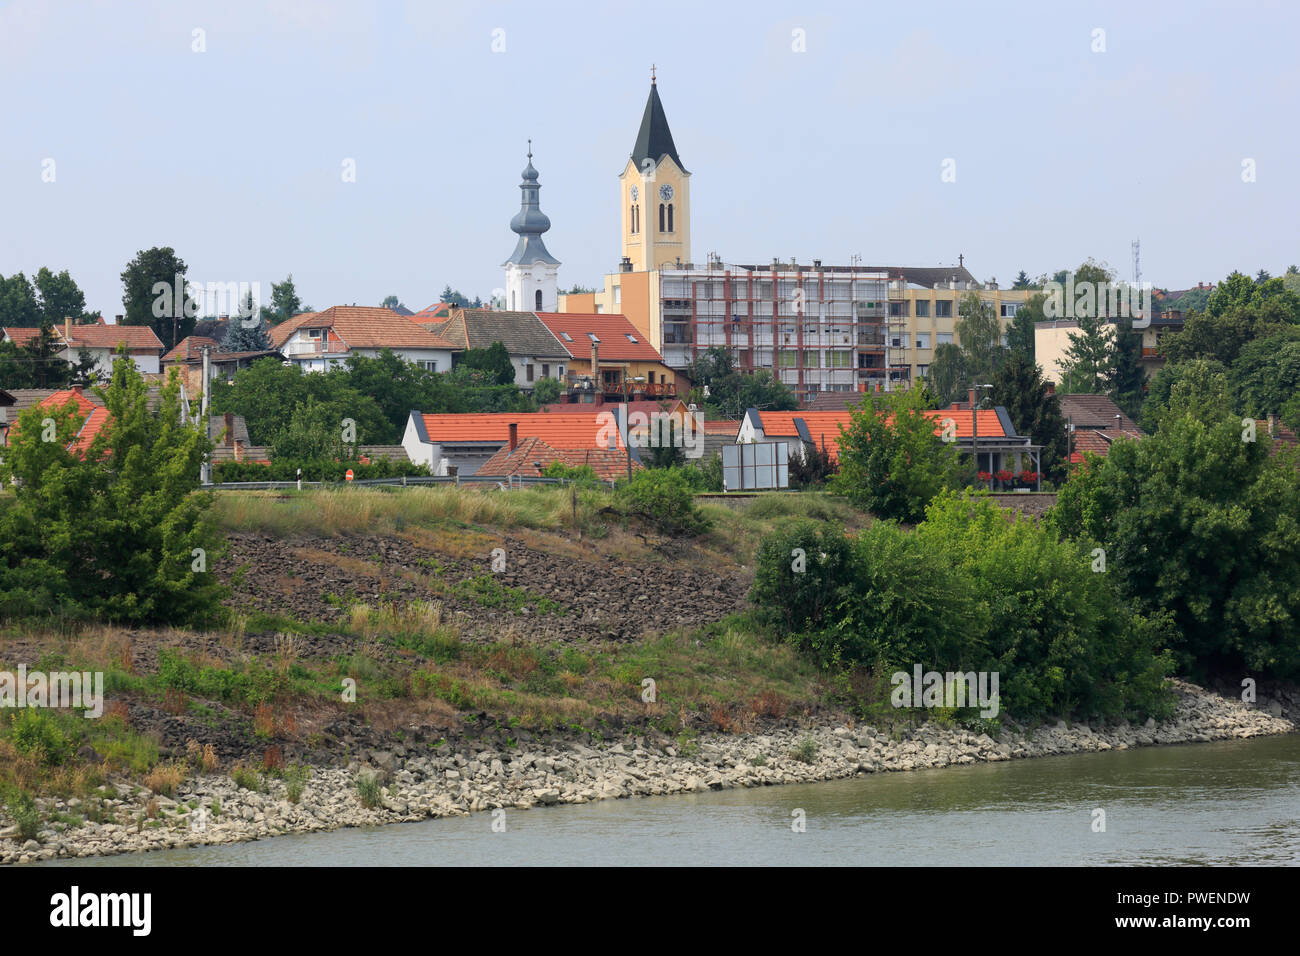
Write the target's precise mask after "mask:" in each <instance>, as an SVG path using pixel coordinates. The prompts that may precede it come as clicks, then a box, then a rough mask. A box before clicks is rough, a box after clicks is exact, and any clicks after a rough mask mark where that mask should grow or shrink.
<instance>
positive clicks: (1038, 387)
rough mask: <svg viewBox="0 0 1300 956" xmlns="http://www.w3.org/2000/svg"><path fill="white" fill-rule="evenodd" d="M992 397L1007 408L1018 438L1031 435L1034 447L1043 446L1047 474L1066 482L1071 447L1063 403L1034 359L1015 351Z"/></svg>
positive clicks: (995, 378)
mask: <svg viewBox="0 0 1300 956" xmlns="http://www.w3.org/2000/svg"><path fill="white" fill-rule="evenodd" d="M991 397H992V399H993V404H994V405H1002V406H1004V407H1005V408H1006V410H1007V415H1008V416H1009V417H1010V419H1011V424H1012V425H1014V426H1015V428H1016V434H1017V435H1029V436H1030V437H1031V438H1032V439H1033V442H1034V444H1036V445H1042V446H1043V448H1042V451H1041V452H1040V453H1039V459H1040V463H1041V465H1042V470H1043V474H1045V475H1046V476H1047V477H1048V478H1050V479H1051V480H1052V481H1060V480H1062V479H1063V478H1064V477H1065V474H1066V468H1067V465H1066V461H1065V453H1066V447H1067V445H1066V433H1065V417H1064V416H1063V415H1062V414H1061V400H1060V399H1059V398H1058V397H1057V396H1056V393H1055V392H1053V391H1052V390H1051V389H1050V388H1049V387H1048V384H1047V380H1046V379H1044V378H1043V373H1042V372H1041V371H1040V370H1039V368H1038V366H1037V365H1035V364H1034V361H1033V359H1031V358H1029V357H1027V356H1026V355H1025V354H1024V353H1023V352H1012V353H1011V355H1010V356H1009V357H1008V358H1007V360H1006V361H1005V362H1004V363H1003V364H1002V367H1001V368H1000V369H998V371H997V374H996V375H994V376H993V392H992V396H991Z"/></svg>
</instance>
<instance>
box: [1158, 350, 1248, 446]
mask: <svg viewBox="0 0 1300 956" xmlns="http://www.w3.org/2000/svg"><path fill="white" fill-rule="evenodd" d="M1175 389H1179V390H1180V392H1181V394H1182V395H1183V402H1184V403H1187V402H1188V401H1190V400H1195V401H1196V402H1197V403H1198V404H1202V405H1207V406H1208V407H1210V408H1214V407H1217V403H1218V401H1219V396H1221V395H1227V394H1229V390H1228V370H1227V367H1226V366H1225V365H1224V364H1223V363H1222V362H1218V361H1215V360H1213V359H1192V360H1191V361H1188V362H1179V363H1177V364H1174V363H1170V364H1169V365H1166V366H1165V367H1164V368H1162V369H1160V370H1159V371H1158V372H1156V374H1155V375H1153V376H1152V377H1151V384H1150V388H1149V389H1148V392H1147V400H1146V404H1145V405H1143V407H1142V425H1143V427H1145V428H1147V429H1148V430H1151V431H1155V430H1157V429H1159V427H1160V423H1161V421H1162V420H1163V419H1164V418H1165V417H1166V416H1167V415H1168V413H1169V405H1170V401H1171V398H1172V396H1173V394H1174V391H1175Z"/></svg>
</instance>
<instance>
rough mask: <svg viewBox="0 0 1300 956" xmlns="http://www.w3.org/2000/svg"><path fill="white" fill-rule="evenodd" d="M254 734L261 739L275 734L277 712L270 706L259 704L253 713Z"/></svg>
mask: <svg viewBox="0 0 1300 956" xmlns="http://www.w3.org/2000/svg"><path fill="white" fill-rule="evenodd" d="M253 733H255V734H257V736H259V737H270V736H271V735H272V734H274V733H275V711H273V710H272V709H271V705H270V704H258V705H257V709H256V710H255V711H253Z"/></svg>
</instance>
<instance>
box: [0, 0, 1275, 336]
mask: <svg viewBox="0 0 1300 956" xmlns="http://www.w3.org/2000/svg"><path fill="white" fill-rule="evenodd" d="M1298 26H1300V6H1298V5H1295V4H1289V3H1260V4H1251V3H1240V2H1235V3H1223V4H1206V3H1195V2H1184V0H1179V2H1168V3H1167V2H1150V3H1148V2H1143V3H1137V4H1134V3H1132V2H1131V0H1125V2H1121V3H1078V2H1075V3H1069V2H1053V3H1047V4H1044V3H1023V4H1021V3H996V2H991V3H980V4H971V3H969V2H962V3H924V2H910V3H904V4H899V3H889V4H871V5H868V4H864V3H861V2H854V3H843V4H837V3H822V4H819V3H809V2H805V0H800V2H798V3H793V2H785V3H769V2H762V0H758V2H745V3H734V2H726V3H707V4H705V3H698V2H696V3H680V4H679V3H674V2H670V0H661V2H657V3H654V4H641V3H624V4H618V3H566V2H563V0H548V2H547V3H544V4H543V3H519V2H479V3H457V4H442V3H432V2H427V3H419V2H400V0H384V2H378V3H366V2H364V0H344V2H330V0H323V2H310V3H309V2H299V0H264V2H245V0H220V2H214V3H206V2H188V0H166V2H153V0H119V2H115V3H108V2H92V0H85V2H58V0H46V2H39V0H0V274H4V275H11V274H13V273H15V272H19V271H22V272H25V273H26V274H27V275H28V276H29V277H30V276H32V275H33V274H34V273H35V272H36V270H37V269H38V268H40V267H41V266H48V267H49V268H51V269H53V270H54V271H59V270H62V269H68V270H69V271H70V272H71V274H72V276H73V278H74V279H75V280H76V281H77V282H78V283H79V285H80V286H81V288H82V289H83V290H84V291H85V293H86V297H87V305H88V307H89V308H90V309H92V310H96V309H97V310H101V311H102V312H103V313H104V314H105V316H107V317H109V319H110V321H111V318H112V316H114V315H116V314H118V313H121V312H122V311H123V308H122V304H121V298H122V284H121V279H120V275H121V272H122V270H123V268H124V267H125V265H126V263H127V261H128V260H130V259H131V258H132V257H133V256H134V255H135V254H136V252H137V251H139V250H141V249H146V248H149V247H152V246H172V247H173V248H175V249H176V251H177V253H178V254H179V255H180V257H181V258H182V259H183V260H184V261H185V262H186V263H187V264H188V266H189V273H188V278H189V280H190V281H191V282H199V283H207V282H221V283H229V282H247V283H259V284H260V288H261V291H262V298H263V300H264V301H265V300H266V299H268V298H269V296H270V284H271V282H273V281H278V280H280V279H282V278H284V276H285V275H287V274H289V273H292V274H293V277H294V281H295V284H296V286H297V289H298V292H299V294H300V295H301V296H302V298H303V300H304V302H305V303H306V304H308V305H311V306H313V307H315V308H317V309H323V308H326V307H328V306H330V305H338V304H351V303H354V302H355V303H357V304H359V305H378V304H379V303H380V301H381V300H382V299H383V298H384V297H385V296H386V295H389V294H393V295H397V296H398V297H399V298H400V299H401V300H402V301H403V302H404V303H405V304H406V305H408V306H409V307H411V308H413V309H419V308H422V307H424V306H426V305H429V304H430V303H432V302H435V301H437V299H438V295H439V293H440V292H441V290H442V289H443V287H444V286H446V285H448V284H450V285H451V286H452V287H453V288H457V289H459V290H461V291H462V292H464V293H466V294H468V295H469V296H470V297H471V298H472V297H474V296H475V295H479V296H482V297H483V298H485V299H486V298H487V297H488V296H489V295H491V293H492V291H493V290H494V289H498V288H500V287H501V286H502V285H503V284H504V274H503V271H502V268H501V265H502V263H503V262H504V261H505V259H506V257H507V256H509V255H510V252H511V250H512V249H513V248H514V243H515V239H516V237H515V236H514V234H513V233H511V232H510V229H509V221H510V218H511V217H512V216H513V215H514V214H515V212H517V211H518V207H519V189H518V186H519V177H520V170H521V169H522V168H523V166H524V164H525V152H526V148H527V146H526V144H527V140H528V139H529V138H530V137H531V139H532V141H533V152H534V160H533V162H534V165H535V166H536V167H537V169H538V170H539V173H540V181H541V185H542V191H541V207H542V210H543V211H544V212H545V213H546V214H547V215H548V216H549V217H550V219H551V222H552V228H551V230H550V232H548V233H547V235H546V237H545V238H546V244H547V246H548V248H549V249H550V251H551V252H552V254H553V255H555V256H556V257H557V258H559V259H560V260H561V262H562V263H563V265H562V266H561V268H560V273H559V275H560V285H561V288H567V287H569V286H571V285H574V284H583V285H588V286H599V285H601V284H602V280H601V277H602V276H603V275H605V274H606V273H608V272H612V271H615V270H616V268H617V263H618V258H619V255H620V247H619V228H620V226H619V203H620V192H619V181H618V174H619V173H620V172H621V171H622V169H623V166H624V164H625V163H626V161H627V158H628V155H629V153H630V152H631V149H632V146H633V142H634V140H635V137H636V133H637V127H638V125H639V122H640V118H641V113H642V111H643V109H644V107H645V101H646V96H647V94H648V93H649V85H650V66H651V64H652V63H653V64H655V65H656V68H657V74H658V83H659V92H660V96H661V98H662V100H663V103H664V108H665V111H666V113H667V116H668V121H669V124H670V125H671V128H672V132H673V137H674V140H675V142H676V145H677V150H678V153H679V154H680V156H681V157H682V161H683V163H684V164H685V165H686V167H687V168H688V169H689V170H690V171H691V173H692V178H691V205H692V247H693V248H692V253H693V258H694V259H696V260H697V261H701V262H702V261H704V260H705V255H706V253H709V252H716V253H718V254H719V255H721V256H722V258H723V259H724V261H727V262H767V261H770V260H771V259H772V258H774V257H779V258H781V259H783V260H788V259H789V258H791V257H793V258H795V259H796V260H798V261H799V262H801V263H811V261H812V260H813V259H815V258H817V259H821V260H823V261H824V262H826V263H827V264H831V263H834V264H847V263H848V262H849V261H850V257H851V256H853V255H860V256H861V257H862V260H861V261H862V262H864V263H866V264H870V265H910V266H930V265H947V264H952V263H955V262H956V261H957V257H958V255H959V254H961V255H964V257H965V264H966V266H967V268H969V269H970V270H971V271H972V273H973V274H974V275H975V276H976V278H977V279H979V280H981V281H987V280H990V279H996V280H997V281H998V282H1000V283H1001V284H1003V285H1008V284H1010V283H1011V281H1012V280H1013V279H1014V278H1015V275H1016V273H1017V272H1018V271H1020V270H1022V269H1023V270H1025V271H1026V272H1027V273H1029V274H1030V275H1031V276H1036V275H1040V274H1043V273H1050V272H1055V271H1056V270H1058V269H1063V268H1067V267H1073V266H1076V265H1078V264H1079V263H1080V262H1082V261H1083V260H1085V259H1087V258H1089V257H1092V258H1095V259H1098V260H1101V261H1103V262H1106V263H1107V264H1109V265H1110V266H1112V267H1113V268H1115V269H1116V271H1117V272H1118V273H1119V277H1120V278H1123V279H1129V278H1132V259H1131V245H1130V244H1131V242H1132V240H1134V239H1140V240H1141V267H1142V278H1143V279H1144V280H1145V281H1150V282H1154V283H1155V284H1156V285H1157V286H1161V287H1165V288H1170V289H1177V288H1187V287H1189V286H1194V285H1195V284H1196V283H1197V282H1198V281H1206V282H1209V281H1217V280H1219V279H1222V278H1223V277H1224V276H1225V275H1227V274H1228V273H1229V272H1230V271H1232V270H1233V269H1239V270H1241V271H1246V272H1249V273H1251V274H1253V273H1254V272H1256V271H1257V270H1258V269H1260V268H1264V269H1268V270H1269V271H1270V272H1272V273H1273V274H1274V275H1278V274H1281V273H1282V272H1283V271H1284V270H1285V268H1286V267H1287V266H1288V265H1290V264H1291V263H1293V262H1296V261H1298V260H1300V248H1297V241H1296V238H1297V229H1296V224H1297V222H1298V221H1300V190H1298V189H1297V183H1298V182H1300V176H1298V174H1300V124H1297V123H1296V107H1297V102H1298V98H1297V93H1298V92H1300V57H1297V56H1296V48H1297V39H1298V38H1300V31H1298V30H1297V27H1298ZM200 48H201V49H200ZM348 161H351V162H352V163H353V164H354V168H355V177H354V179H355V181H345V179H346V177H345V175H344V173H345V170H346V168H347V166H346V164H347V163H348ZM945 173H946V174H947V175H945ZM945 180H949V181H945Z"/></svg>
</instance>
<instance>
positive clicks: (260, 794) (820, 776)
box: [0, 681, 1297, 863]
mask: <svg viewBox="0 0 1300 956" xmlns="http://www.w3.org/2000/svg"><path fill="white" fill-rule="evenodd" d="M1173 685H1174V688H1175V691H1176V692H1177V694H1178V697H1179V703H1178V709H1177V711H1176V713H1175V714H1174V715H1173V716H1172V717H1171V718H1170V719H1169V720H1166V721H1164V722H1161V723H1156V722H1155V721H1147V722H1146V724H1143V725H1135V726H1131V725H1129V724H1128V723H1126V722H1125V723H1119V724H1107V725H1105V726H1101V725H1095V726H1090V725H1088V724H1086V723H1073V724H1067V723H1065V722H1064V721H1061V722H1057V723H1056V724H1055V725H1042V726H1039V727H1037V728H1035V729H1033V730H1032V731H1029V730H1026V729H1022V728H1018V727H1016V726H1014V725H1012V726H1009V727H1007V728H1005V729H1004V730H1003V732H1002V733H1001V734H999V739H997V740H994V739H993V738H991V737H989V736H987V735H984V734H974V733H971V732H969V731H966V730H963V729H960V728H956V727H944V726H940V725H938V724H936V723H934V722H932V721H931V722H927V723H924V724H921V725H920V726H918V727H916V728H914V729H911V730H907V731H904V732H902V733H901V734H899V735H895V736H891V735H889V734H887V733H883V732H880V731H878V730H876V729H873V728H872V727H869V726H866V725H862V724H858V725H856V726H853V725H848V724H844V723H825V724H821V725H810V726H808V727H807V728H801V729H797V730H781V731H778V732H774V733H769V734H761V733H758V734H710V735H701V736H700V737H699V738H697V739H696V740H695V741H694V742H693V743H692V745H690V746H689V747H687V748H685V749H684V750H682V749H679V745H678V744H677V743H676V742H675V741H671V740H669V739H667V738H660V739H657V740H656V739H647V738H645V737H635V738H631V739H628V740H624V741H622V742H619V743H614V744H611V745H609V746H605V747H602V748H600V749H596V748H593V747H589V746H584V745H581V744H577V743H572V742H566V743H563V744H556V745H555V746H553V747H547V748H540V749H531V750H527V751H520V750H512V751H503V752H495V751H482V752H472V751H461V752H455V751H451V750H450V748H448V747H446V745H444V746H443V747H440V748H437V749H435V750H433V751H428V750H426V751H424V752H416V751H415V750H414V749H411V748H404V747H400V746H399V747H395V748H394V749H393V750H391V751H369V752H367V753H366V754H364V755H363V757H364V761H359V762H354V763H352V764H350V765H349V766H348V767H346V768H313V769H312V770H311V773H310V776H309V777H308V779H307V780H306V782H305V784H304V785H303V789H302V794H301V797H300V799H299V801H298V802H297V803H293V802H290V801H289V799H288V797H287V793H286V785H285V782H284V781H283V780H280V779H277V778H274V777H264V778H263V780H264V789H263V790H261V791H253V790H247V789H242V788H240V787H238V786H236V784H235V783H234V781H233V780H232V779H231V778H230V777H228V776H225V775H222V774H208V775H203V776H197V777H193V778H191V779H189V780H187V781H185V782H184V783H182V784H181V786H180V787H179V788H178V789H177V791H176V793H175V794H174V796H173V797H164V796H155V795H153V794H151V793H150V792H149V791H148V790H146V789H144V788H142V787H139V786H138V785H136V784H134V783H130V782H127V781H125V780H111V781H110V783H111V784H112V785H113V786H114V788H115V790H116V791H117V793H118V794H119V796H118V797H117V798H115V799H105V800H103V801H102V806H100V807H99V808H98V809H99V810H100V812H101V815H103V816H105V817H106V818H107V819H106V820H105V822H98V823H91V822H84V823H81V824H80V825H72V824H69V823H66V822H59V820H60V818H62V820H63V821H66V820H68V819H70V818H76V817H79V816H81V815H82V813H83V812H84V805H83V802H82V801H80V800H77V799H75V798H73V799H68V800H41V801H38V807H39V809H40V810H41V812H42V815H43V816H44V817H45V819H46V820H47V821H49V820H52V819H53V820H55V821H56V822H53V823H47V824H46V829H45V830H43V831H42V833H41V834H40V839H39V840H28V841H26V842H22V841H21V838H20V837H19V836H18V828H17V826H16V825H13V821H11V820H4V821H0V863H28V862H32V861H36V860H48V859H53V858H56V857H90V856H108V855H115V854H120V853H137V852H144V851H149V850H158V849H166V848H172V847H182V846H193V845H204V844H220V843H238V842H243V841H247V840H258V839H262V838H264V837H270V836H277V835H280V834H286V833H304V832H310V831H315V830H334V829H338V828H341V827H362V826H376V825H379V824H385V823H398V822H410V821H417V820H423V819H427V818H430V817H447V816H457V815H461V814H466V813H474V812H483V811H490V810H493V809H495V808H498V807H502V808H507V809H519V810H522V809H527V808H529V807H533V806H537V805H554V804H565V803H587V802H589V801H592V800H608V799H613V798H618V797H636V796H651V795H663V794H675V793H695V792H700V791H706V790H722V789H726V788H730V787H758V786H770V785H776V784H787V783H812V782H816V781H824V780H838V779H842V778H846V777H853V776H856V775H858V774H868V773H888V772H895V771H906V770H920V769H928V768H937V767H947V766H950V765H954V764H957V765H960V764H973V763H977V762H981V761H990V762H993V761H1002V760H1015V759H1020V758H1027V757H1045V756H1051V755H1059V754H1071V753H1084V752H1096V751H1106V750H1126V749H1128V748H1130V747H1143V746H1153V745H1161V744H1180V743H1194V742H1205V741H1211V740H1230V739H1244V738H1250V737H1259V736H1265V735H1271V734H1283V733H1293V732H1295V731H1296V730H1297V725H1296V724H1295V723H1293V722H1292V721H1291V720H1288V719H1285V717H1283V716H1281V714H1282V713H1283V711H1282V708H1281V707H1280V706H1278V705H1277V704H1276V702H1263V701H1261V704H1260V706H1255V707H1248V706H1246V705H1244V704H1242V703H1240V702H1237V701H1233V700H1228V699H1225V698H1223V697H1220V696H1218V695H1216V694H1213V693H1211V692H1209V691H1206V690H1203V689H1202V688H1199V687H1196V686H1194V685H1191V684H1188V683H1185V682H1182V681H1174V682H1173ZM809 741H811V743H810V742H809ZM796 754H798V756H796ZM363 776H366V777H375V778H376V779H377V781H378V782H379V784H380V785H381V789H380V790H379V795H380V796H379V804H378V805H377V806H375V807H373V808H367V807H365V806H363V805H362V801H361V796H360V791H359V787H358V780H359V778H360V777H363ZM151 801H153V802H154V806H153V807H152V811H153V813H154V816H153V817H152V818H149V816H148V809H147V808H148V807H149V804H150V802H151ZM56 814H57V816H56Z"/></svg>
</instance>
